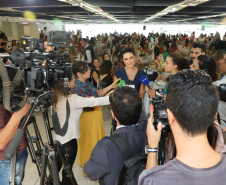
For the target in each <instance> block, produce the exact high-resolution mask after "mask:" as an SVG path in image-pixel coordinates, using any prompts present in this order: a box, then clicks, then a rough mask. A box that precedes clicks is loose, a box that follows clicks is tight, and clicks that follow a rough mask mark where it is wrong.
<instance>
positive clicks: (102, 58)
mask: <svg viewBox="0 0 226 185" xmlns="http://www.w3.org/2000/svg"><path fill="white" fill-rule="evenodd" d="M105 55H108V56H109V58H110V55H109V54H108V53H103V55H102V61H104V56H105Z"/></svg>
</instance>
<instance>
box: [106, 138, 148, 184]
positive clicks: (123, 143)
mask: <svg viewBox="0 0 226 185" xmlns="http://www.w3.org/2000/svg"><path fill="white" fill-rule="evenodd" d="M108 138H109V139H110V140H112V141H113V142H114V143H115V144H116V146H117V147H118V149H119V151H120V152H121V154H122V156H123V159H124V160H125V161H124V163H123V164H122V167H121V169H120V172H119V174H118V177H117V180H116V182H115V185H137V184H138V178H139V175H140V174H141V172H142V171H143V170H144V169H145V168H146V162H147V154H145V153H144V152H143V153H139V154H134V152H133V150H132V148H131V147H130V144H129V143H128V141H127V140H126V139H125V138H124V137H123V136H121V135H119V134H113V135H110V136H109V137H108Z"/></svg>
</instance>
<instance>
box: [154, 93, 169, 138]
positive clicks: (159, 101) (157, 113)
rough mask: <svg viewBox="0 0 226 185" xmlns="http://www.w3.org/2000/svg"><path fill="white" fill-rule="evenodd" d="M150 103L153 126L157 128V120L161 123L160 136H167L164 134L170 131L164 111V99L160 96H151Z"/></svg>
mask: <svg viewBox="0 0 226 185" xmlns="http://www.w3.org/2000/svg"><path fill="white" fill-rule="evenodd" d="M151 103H152V104H153V106H154V112H153V118H154V122H153V124H154V127H155V129H156V130H157V125H158V123H159V122H161V123H162V125H163V128H162V137H167V135H166V134H168V132H170V131H171V129H170V126H169V121H168V118H167V112H166V100H165V99H164V98H163V97H162V96H155V97H154V98H152V100H151Z"/></svg>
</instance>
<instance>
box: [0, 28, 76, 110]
mask: <svg viewBox="0 0 226 185" xmlns="http://www.w3.org/2000/svg"><path fill="white" fill-rule="evenodd" d="M61 35H64V36H63V38H59V37H58V38H59V41H58V42H57V43H54V42H55V40H56V39H55V36H60V34H59V31H57V33H55V32H51V34H49V35H48V37H51V38H48V40H50V41H52V42H51V45H52V46H55V45H57V46H59V43H61V47H63V46H65V47H67V46H68V44H67V43H68V40H67V37H66V36H65V35H69V34H66V32H63V33H61ZM36 40H37V39H33V38H25V37H23V38H22V39H21V41H22V44H24V47H25V48H26V49H27V50H29V52H23V51H22V50H20V49H15V50H13V51H12V52H11V59H12V60H13V61H14V62H15V63H16V64H17V65H19V66H20V67H9V66H3V67H4V68H6V72H4V73H7V74H5V76H7V77H9V80H7V81H9V83H10V84H11V83H12V84H13V79H14V77H15V76H16V73H17V72H18V71H20V72H21V71H22V77H20V79H18V78H17V81H19V82H20V85H19V88H18V84H16V85H15V86H16V88H15V91H16V92H10V103H11V101H12V100H13V99H14V104H16V103H17V102H18V101H20V100H21V97H23V96H24V92H25V93H26V94H27V95H28V97H37V96H39V95H40V94H43V93H44V92H46V91H52V88H53V86H54V85H55V84H56V83H59V82H62V83H64V84H65V87H66V86H68V83H69V81H70V80H71V79H72V66H71V64H69V63H67V60H66V56H65V54H66V53H65V52H59V51H56V52H49V53H35V52H33V51H35V50H37V49H38V48H41V45H40V43H41V42H38V41H36ZM2 73H3V72H1V74H0V75H1V76H0V77H1V79H0V100H3V96H5V95H4V93H3V92H4V91H3V87H5V85H4V86H3V84H5V83H6V82H5V81H4V79H3V78H2V77H3V74H2ZM18 94H19V95H20V96H18ZM7 96H8V95H7ZM8 99H9V98H8ZM17 110H18V109H17ZM15 111H16V110H15Z"/></svg>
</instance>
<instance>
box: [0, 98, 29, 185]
mask: <svg viewBox="0 0 226 185" xmlns="http://www.w3.org/2000/svg"><path fill="white" fill-rule="evenodd" d="M29 108H30V105H28V104H26V103H25V105H24V107H23V108H21V109H20V110H19V111H17V112H14V113H13V114H12V113H11V112H9V111H7V110H6V109H5V108H4V106H3V102H2V101H1V102H0V138H1V139H0V184H2V185H3V184H4V185H6V184H9V182H10V171H11V161H8V160H4V157H3V156H4V153H5V151H6V149H7V146H8V144H9V142H10V141H11V139H12V138H13V136H14V134H15V132H16V130H17V128H18V126H19V124H20V121H21V119H22V118H23V117H24V116H25V115H26V113H27V111H28V109H29ZM26 147H27V145H26V142H25V138H24V137H23V138H22V140H21V142H20V144H19V146H18V148H17V154H18V156H17V161H16V175H15V182H16V184H17V185H21V184H22V181H23V178H24V168H25V164H26V161H27V156H28V152H27V149H26Z"/></svg>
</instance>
